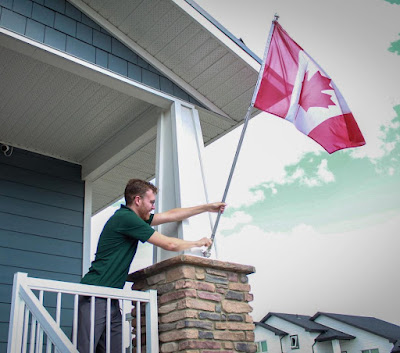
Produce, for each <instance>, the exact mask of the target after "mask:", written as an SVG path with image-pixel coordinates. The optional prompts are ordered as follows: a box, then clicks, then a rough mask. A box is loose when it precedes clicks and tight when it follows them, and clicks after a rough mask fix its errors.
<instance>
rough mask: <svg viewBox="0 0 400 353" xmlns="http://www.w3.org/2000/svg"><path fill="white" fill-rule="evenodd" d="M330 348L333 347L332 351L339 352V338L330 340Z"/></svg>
mask: <svg viewBox="0 0 400 353" xmlns="http://www.w3.org/2000/svg"><path fill="white" fill-rule="evenodd" d="M332 349H333V353H341V351H342V350H341V348H340V342H339V340H333V341H332Z"/></svg>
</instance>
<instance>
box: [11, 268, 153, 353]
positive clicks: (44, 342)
mask: <svg viewBox="0 0 400 353" xmlns="http://www.w3.org/2000/svg"><path fill="white" fill-rule="evenodd" d="M33 291H35V292H36V293H37V294H36V295H35V293H34V292H33ZM46 293H53V296H54V293H56V304H55V315H54V316H55V318H53V316H52V315H50V313H49V311H48V310H47V309H46V308H45V306H44V305H43V303H44V300H45V299H46ZM68 296H69V297H70V298H71V297H72V298H73V303H74V304H73V318H72V322H70V323H67V325H68V326H69V327H72V340H71V339H70V338H69V337H67V335H66V334H65V333H64V331H63V330H62V329H61V319H62V317H61V315H62V312H63V310H65V309H63V310H62V298H63V297H68ZM79 296H89V297H91V298H92V299H91V300H92V305H91V337H90V342H91V347H90V352H91V353H94V347H93V342H94V329H93V328H94V326H93V321H94V302H95V298H106V299H107V323H106V350H107V353H117V352H110V344H109V342H110V339H109V337H110V326H111V325H110V316H111V315H110V310H111V309H110V306H111V305H110V303H111V299H118V300H120V302H121V311H122V315H121V317H122V327H123V328H122V353H126V350H127V349H129V352H134V351H132V349H133V347H132V326H131V319H129V321H125V317H126V314H128V316H129V317H130V315H129V314H130V313H131V308H132V304H133V305H134V306H135V313H136V315H135V316H136V332H135V336H136V347H137V348H136V353H139V352H141V346H142V344H141V317H142V313H141V310H140V308H141V303H144V305H145V313H144V314H145V317H146V352H147V353H155V352H158V351H159V350H158V313H157V291H155V290H149V291H145V292H139V291H132V290H123V289H114V288H107V287H97V286H90V285H85V284H79V283H68V282H61V281H52V280H45V279H38V278H32V277H28V275H27V274H26V273H20V272H18V273H16V274H15V275H14V284H13V292H12V303H11V312H10V326H9V334H8V347H7V353H21V352H22V353H28V352H29V353H44V352H46V353H52V352H60V353H78V350H77V348H76V347H77V325H78V299H79ZM63 319H64V318H63ZM64 324H65V320H64ZM128 325H129V327H128ZM107 338H108V339H107ZM127 340H129V342H128V343H127ZM28 349H29V351H28Z"/></svg>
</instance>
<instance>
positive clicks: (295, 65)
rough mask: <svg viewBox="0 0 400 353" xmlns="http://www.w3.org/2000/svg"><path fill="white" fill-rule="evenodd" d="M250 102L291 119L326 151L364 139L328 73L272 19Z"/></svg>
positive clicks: (354, 144)
mask: <svg viewBox="0 0 400 353" xmlns="http://www.w3.org/2000/svg"><path fill="white" fill-rule="evenodd" d="M254 106H255V107H256V108H258V109H260V110H263V111H265V112H268V113H271V114H274V115H277V116H279V117H281V118H283V119H285V120H288V121H290V122H292V123H293V124H294V125H295V126H296V128H297V129H298V130H300V131H301V132H302V133H304V134H305V135H307V136H309V137H311V138H312V139H313V140H314V141H316V142H317V143H319V144H320V145H321V146H322V147H323V148H325V150H326V151H327V152H328V153H333V152H335V151H338V150H341V149H343V148H349V147H358V146H362V145H365V140H364V137H363V135H362V134H361V131H360V129H359V127H358V125H357V122H356V121H355V119H354V117H353V114H352V113H351V111H350V109H349V107H348V106H347V103H346V101H345V100H344V98H343V96H342V95H341V93H340V92H339V90H338V89H337V87H336V85H335V84H334V83H333V81H332V80H331V78H330V77H329V76H328V75H327V74H326V73H325V72H324V71H323V70H322V68H321V67H320V66H319V65H318V64H317V63H316V62H315V61H314V60H313V59H312V58H311V57H310V56H309V55H308V54H307V53H306V52H304V50H303V49H302V48H301V47H300V46H299V45H298V44H297V43H296V42H295V41H294V40H293V39H291V38H290V37H289V35H288V34H287V33H286V32H285V30H284V29H283V28H282V27H281V25H280V24H279V23H278V22H276V21H275V26H274V29H273V33H272V37H271V42H270V46H269V50H268V54H267V57H266V59H265V64H264V71H263V73H262V78H261V82H260V86H259V90H258V93H257V96H256V99H255V103H254Z"/></svg>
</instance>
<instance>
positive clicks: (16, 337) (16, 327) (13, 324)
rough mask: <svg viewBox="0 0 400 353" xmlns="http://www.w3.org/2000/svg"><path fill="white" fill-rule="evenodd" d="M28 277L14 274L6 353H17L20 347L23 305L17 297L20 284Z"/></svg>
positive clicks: (18, 296) (22, 274)
mask: <svg viewBox="0 0 400 353" xmlns="http://www.w3.org/2000/svg"><path fill="white" fill-rule="evenodd" d="M27 278H28V275H27V274H26V273H22V272H17V273H15V274H14V282H13V290H12V303H11V311H10V325H9V329H8V344H7V352H8V353H17V352H18V353H19V352H21V347H22V337H23V331H24V329H23V328H24V309H25V303H24V301H23V300H22V299H21V297H20V295H19V289H20V287H21V283H23V282H26V279H27Z"/></svg>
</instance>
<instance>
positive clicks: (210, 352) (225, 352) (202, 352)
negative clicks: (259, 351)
mask: <svg viewBox="0 0 400 353" xmlns="http://www.w3.org/2000/svg"><path fill="white" fill-rule="evenodd" d="M217 352H218V353H235V351H232V350H228V351H226V350H225V351H217ZM201 353H216V352H215V351H201Z"/></svg>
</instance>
